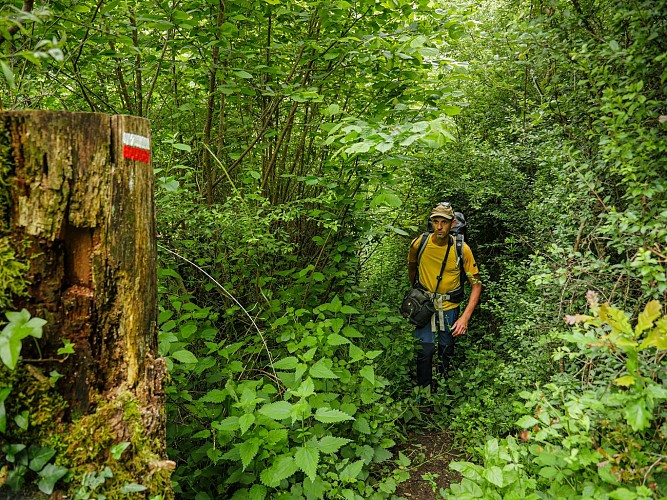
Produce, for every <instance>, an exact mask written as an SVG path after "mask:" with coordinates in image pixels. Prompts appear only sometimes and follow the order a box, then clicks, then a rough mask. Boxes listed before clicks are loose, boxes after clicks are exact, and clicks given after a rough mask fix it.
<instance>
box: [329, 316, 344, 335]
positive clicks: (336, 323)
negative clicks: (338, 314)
mask: <svg viewBox="0 0 667 500" xmlns="http://www.w3.org/2000/svg"><path fill="white" fill-rule="evenodd" d="M343 326H345V320H344V319H343V318H332V319H331V329H332V330H333V332H334V333H338V332H340V330H341V329H342V328H343Z"/></svg>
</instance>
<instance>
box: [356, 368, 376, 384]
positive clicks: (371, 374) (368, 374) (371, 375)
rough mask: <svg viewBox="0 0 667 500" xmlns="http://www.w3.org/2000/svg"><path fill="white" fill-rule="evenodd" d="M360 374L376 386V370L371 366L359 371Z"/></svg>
mask: <svg viewBox="0 0 667 500" xmlns="http://www.w3.org/2000/svg"><path fill="white" fill-rule="evenodd" d="M359 374H360V375H361V376H362V377H364V378H365V379H366V380H368V381H369V382H370V383H371V384H373V385H375V370H373V367H372V366H371V365H366V366H364V367H363V368H362V369H361V370H359Z"/></svg>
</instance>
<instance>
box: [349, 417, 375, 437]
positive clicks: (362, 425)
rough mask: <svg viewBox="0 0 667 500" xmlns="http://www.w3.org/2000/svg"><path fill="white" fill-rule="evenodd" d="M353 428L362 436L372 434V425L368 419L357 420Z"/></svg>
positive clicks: (360, 418)
mask: <svg viewBox="0 0 667 500" xmlns="http://www.w3.org/2000/svg"><path fill="white" fill-rule="evenodd" d="M352 428H353V429H354V430H355V431H357V432H359V433H361V434H366V435H369V434H370V433H371V424H369V423H368V419H367V418H366V417H359V418H357V420H355V422H354V423H353V424H352Z"/></svg>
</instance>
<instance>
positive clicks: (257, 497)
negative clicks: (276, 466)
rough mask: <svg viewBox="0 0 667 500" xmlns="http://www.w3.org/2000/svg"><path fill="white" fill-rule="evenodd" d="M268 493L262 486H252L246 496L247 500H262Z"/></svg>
mask: <svg viewBox="0 0 667 500" xmlns="http://www.w3.org/2000/svg"><path fill="white" fill-rule="evenodd" d="M268 493H269V491H268V490H267V489H266V486H264V485H263V484H253V485H252V488H250V493H249V494H248V498H249V500H264V499H265V498H266V495H268Z"/></svg>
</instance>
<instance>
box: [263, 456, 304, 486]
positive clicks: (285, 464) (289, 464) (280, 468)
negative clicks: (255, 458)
mask: <svg viewBox="0 0 667 500" xmlns="http://www.w3.org/2000/svg"><path fill="white" fill-rule="evenodd" d="M298 470H299V468H298V467H297V465H296V462H295V461H294V457H292V456H289V455H280V456H278V457H276V458H275V460H274V462H273V465H272V466H271V467H269V468H268V469H264V470H263V471H262V473H261V474H260V478H261V480H262V483H264V484H265V485H266V486H269V487H273V488H275V487H277V486H278V485H279V484H280V481H282V480H283V479H287V478H288V477H290V476H291V475H293V474H294V473H295V472H296V471H298Z"/></svg>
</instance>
